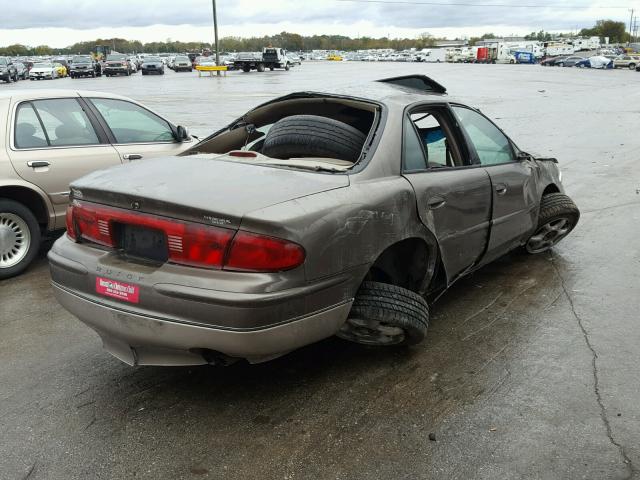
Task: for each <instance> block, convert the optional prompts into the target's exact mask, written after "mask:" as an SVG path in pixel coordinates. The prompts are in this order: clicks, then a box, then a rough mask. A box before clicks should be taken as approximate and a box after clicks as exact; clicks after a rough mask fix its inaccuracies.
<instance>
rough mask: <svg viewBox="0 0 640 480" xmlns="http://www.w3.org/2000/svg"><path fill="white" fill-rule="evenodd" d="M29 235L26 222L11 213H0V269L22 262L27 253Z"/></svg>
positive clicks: (29, 240)
mask: <svg viewBox="0 0 640 480" xmlns="http://www.w3.org/2000/svg"><path fill="white" fill-rule="evenodd" d="M30 245H31V234H30V233H29V227H28V225H27V222H25V221H24V220H23V219H22V218H20V217H19V216H17V215H14V214H13V213H2V212H0V268H10V267H13V266H15V265H17V264H18V263H20V262H21V261H22V259H23V258H24V257H25V256H26V255H27V252H28V251H29V246H30Z"/></svg>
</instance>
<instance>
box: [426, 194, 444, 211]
mask: <svg viewBox="0 0 640 480" xmlns="http://www.w3.org/2000/svg"><path fill="white" fill-rule="evenodd" d="M445 203H447V202H446V200H445V199H444V198H442V197H440V196H438V195H435V196H433V197H431V198H429V200H427V206H428V207H429V208H430V209H431V210H435V209H436V208H440V207H442V206H444V204H445Z"/></svg>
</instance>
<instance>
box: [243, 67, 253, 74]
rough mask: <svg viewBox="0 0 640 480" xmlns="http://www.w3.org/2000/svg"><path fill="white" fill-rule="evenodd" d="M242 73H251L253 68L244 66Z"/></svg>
mask: <svg viewBox="0 0 640 480" xmlns="http://www.w3.org/2000/svg"><path fill="white" fill-rule="evenodd" d="M242 71H243V72H244V73H249V72H250V71H251V67H250V66H249V65H244V66H243V67H242Z"/></svg>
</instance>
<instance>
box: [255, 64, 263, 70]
mask: <svg viewBox="0 0 640 480" xmlns="http://www.w3.org/2000/svg"><path fill="white" fill-rule="evenodd" d="M256 70H258V71H259V72H264V63H259V64H258V66H257V67H256Z"/></svg>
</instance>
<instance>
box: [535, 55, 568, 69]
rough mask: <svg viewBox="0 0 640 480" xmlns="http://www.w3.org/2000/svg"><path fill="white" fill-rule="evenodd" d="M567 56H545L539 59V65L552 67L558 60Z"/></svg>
mask: <svg viewBox="0 0 640 480" xmlns="http://www.w3.org/2000/svg"><path fill="white" fill-rule="evenodd" d="M566 58H567V56H562V57H546V58H544V59H543V60H541V61H540V65H542V66H543V67H553V66H555V65H557V63H558V62H561V61H563V60H565V59H566Z"/></svg>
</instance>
